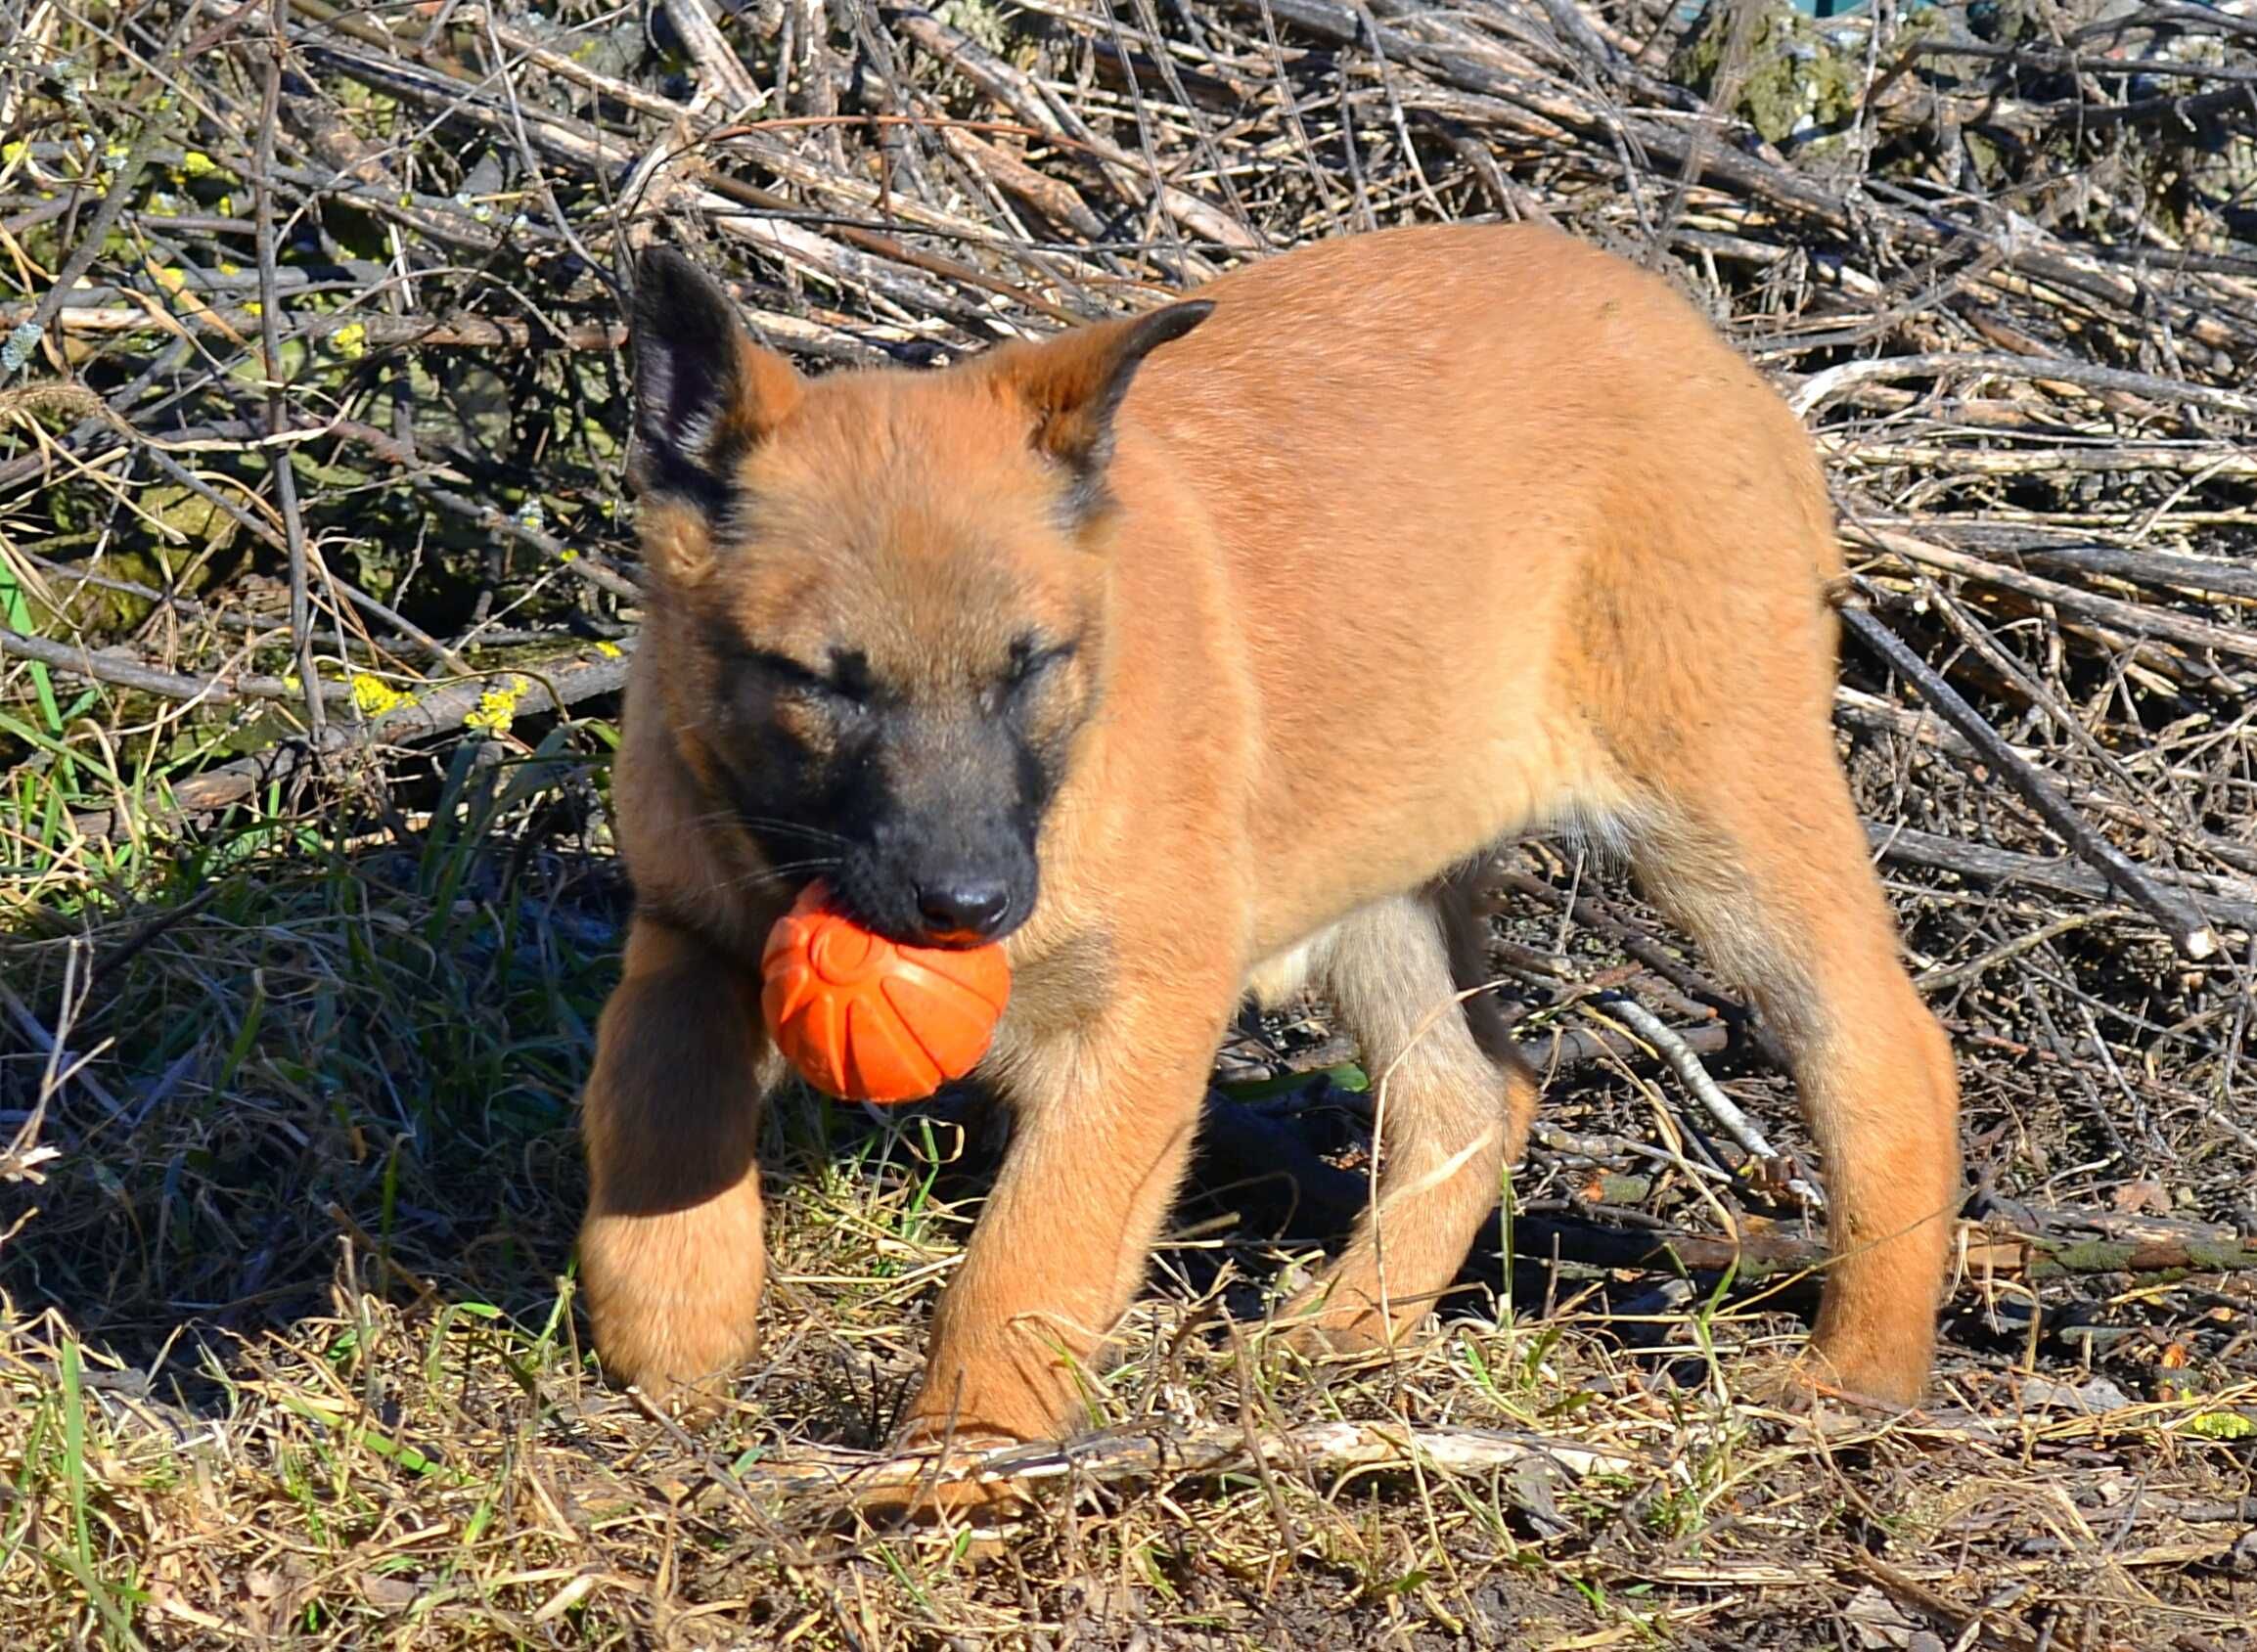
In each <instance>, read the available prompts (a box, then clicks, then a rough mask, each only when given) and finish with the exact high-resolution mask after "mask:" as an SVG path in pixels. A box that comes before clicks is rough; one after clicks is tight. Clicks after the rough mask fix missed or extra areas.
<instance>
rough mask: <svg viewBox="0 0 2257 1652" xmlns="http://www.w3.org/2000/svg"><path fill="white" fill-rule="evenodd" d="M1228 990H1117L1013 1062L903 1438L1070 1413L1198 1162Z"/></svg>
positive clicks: (1005, 1427)
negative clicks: (1098, 1011)
mask: <svg viewBox="0 0 2257 1652" xmlns="http://www.w3.org/2000/svg"><path fill="white" fill-rule="evenodd" d="M1131 996H1133V995H1131ZM1230 996H1231V995H1230V989H1229V988H1228V987H1227V986H1226V987H1224V988H1222V990H1221V991H1220V992H1219V993H1216V994H1209V995H1205V996H1204V997H1203V998H1202V997H1201V996H1200V995H1196V994H1193V993H1189V992H1186V991H1184V990H1183V988H1182V986H1181V984H1180V983H1179V984H1178V985H1177V986H1176V988H1175V990H1173V991H1171V992H1169V993H1168V994H1166V995H1165V997H1164V1001H1163V999H1162V998H1161V996H1160V995H1153V996H1151V997H1148V998H1146V999H1144V1000H1143V1002H1142V1004H1141V1005H1133V1004H1129V1003H1122V1002H1119V1001H1116V1006H1115V1008H1114V1009H1113V1010H1112V1011H1111V1012H1109V1013H1108V1014H1107V1016H1106V1018H1105V1020H1103V1021H1102V1022H1100V1024H1099V1025H1098V1026H1097V1027H1096V1028H1094V1029H1089V1030H1086V1031H1081V1032H1077V1033H1075V1034H1072V1035H1070V1036H1069V1037H1067V1038H1062V1039H1061V1040H1059V1041H1057V1044H1056V1046H1055V1047H1053V1048H1051V1049H1045V1050H1044V1051H1043V1052H1042V1053H1041V1054H1040V1055H1038V1056H1037V1057H1036V1058H1035V1059H1034V1060H1033V1061H1032V1062H1030V1063H1029V1067H1028V1070H1027V1071H1026V1072H1024V1073H1021V1074H1016V1075H1015V1076H1014V1079H1013V1081H1012V1083H1011V1085H1010V1088H1011V1090H1012V1092H1013V1093H1014V1097H1015V1100H1016V1124H1015V1126H1014V1130H1013V1134H1012V1142H1011V1146H1010V1149H1009V1151H1008V1152H1007V1153H1006V1155H1005V1159H1004V1164H1003V1169H1002V1171H1001V1172H1000V1174H999V1175H998V1176H997V1178H996V1183H995V1189H994V1191H993V1192H992V1193H991V1194H990V1195H989V1198H988V1202H987V1208H986V1210H985V1211H984V1212H983V1213H982V1214H981V1216H980V1220H979V1225H978V1227H977V1228H975V1229H974V1230H973V1233H972V1236H971V1245H970V1246H969V1248H968V1249H967V1251H966V1253H965V1258H964V1261H963V1264H962V1265H961V1266H960V1267H959V1268H958V1270H957V1272H956V1276H955V1277H954V1278H953V1279H952V1280H951V1281H950V1282H949V1285H948V1289H947V1292H946V1294H945V1295H944V1296H943V1297H942V1299H941V1303H940V1308H939V1312H938V1314H937V1315H936V1317H935V1318H934V1322H933V1330H932V1342H931V1353H930V1357H929V1359H928V1361H927V1362H926V1367H925V1385H924V1388H923V1390H922V1391H921V1392H920V1393H919V1395H918V1397H917V1400H916V1402H915V1404H914V1405H913V1406H911V1408H910V1416H909V1420H908V1423H907V1424H906V1426H905V1427H904V1430H903V1436H902V1444H903V1445H904V1446H920V1445H928V1444H932V1443H935V1442H937V1441H939V1440H940V1439H942V1438H944V1437H953V1438H954V1439H956V1440H959V1441H962V1442H965V1443H967V1444H979V1443H983V1442H984V1443H993V1442H996V1441H998V1440H1011V1441H1018V1440H1045V1439H1055V1438H1057V1437H1058V1436H1059V1435H1060V1434H1061V1432H1063V1431H1064V1430H1065V1429H1066V1428H1068V1427H1069V1426H1070V1425H1071V1424H1072V1423H1073V1422H1074V1421H1075V1420H1076V1419H1077V1417H1078V1416H1079V1414H1080V1412H1081V1409H1082V1405H1083V1401H1084V1399H1085V1397H1086V1384H1087V1381H1088V1379H1089V1378H1090V1377H1091V1376H1092V1375H1093V1374H1094V1371H1095V1370H1096V1368H1097V1366H1098V1365H1099V1364H1100V1363H1101V1358H1100V1353H1101V1347H1102V1344H1103V1343H1104V1341H1105V1339H1106V1335H1107V1334H1108V1333H1109V1332H1110V1331H1111V1329H1112V1326H1113V1322H1114V1321H1115V1320H1116V1319H1118V1318H1119V1317H1120V1316H1121V1314H1122V1313H1123V1312H1124V1311H1125V1310H1126V1309H1127V1307H1128V1305H1129V1303H1130V1301H1131V1299H1132V1298H1133V1297H1134V1296H1135V1294H1136V1291H1137V1288H1138V1286H1139V1285H1140V1284H1142V1282H1143V1280H1144V1276H1145V1269H1146V1266H1147V1264H1148V1262H1149V1260H1150V1258H1151V1247H1152V1244H1153V1241H1154V1240H1155V1239H1156V1238H1157V1237H1158V1235H1159V1229H1160V1224H1161V1223H1162V1222H1163V1221H1165V1220H1166V1218H1167V1213H1168V1207H1169V1204H1170V1203H1171V1202H1172V1200H1173V1199H1174V1197H1175V1192H1176V1188H1177V1185H1178V1183H1180V1182H1181V1180H1182V1178H1183V1174H1184V1169H1185V1166H1186V1164H1187V1163H1188V1162H1189V1159H1190V1155H1191V1147H1192V1139H1193V1136H1194V1134H1195V1133H1196V1130H1197V1128H1198V1121H1199V1109H1200V1106H1201V1104H1202V1102H1203V1101H1204V1100H1205V1098H1206V1084H1207V1076H1208V1073H1209V1071H1210V1070H1211V1068H1212V1066H1213V1061H1214V1051H1215V1046H1216V1044H1217V1043H1218V1042H1219V1040H1220V1039H1221V1036H1222V1027H1223V1019H1224V1016H1225V1015H1226V1014H1227V1012H1228V1006H1229V1001H1230ZM1217 1003H1219V1004H1221V1005H1222V1007H1221V1008H1216V1007H1214V1005H1215V1004H1217Z"/></svg>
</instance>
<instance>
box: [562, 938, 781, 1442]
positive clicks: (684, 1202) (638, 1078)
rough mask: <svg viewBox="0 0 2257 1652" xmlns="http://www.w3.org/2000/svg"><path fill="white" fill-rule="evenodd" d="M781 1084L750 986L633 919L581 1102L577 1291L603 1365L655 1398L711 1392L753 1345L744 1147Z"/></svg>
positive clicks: (753, 1176)
mask: <svg viewBox="0 0 2257 1652" xmlns="http://www.w3.org/2000/svg"><path fill="white" fill-rule="evenodd" d="M779 1076H781V1064H780V1062H779V1061H778V1059H777V1057H776V1056H775V1054H774V1051H773V1049H772V1048H771V1046H770V1045H769V1043H768V1038H767V1034H766V1033H765V1031H764V1030H763V1028H762V1026H761V1021H760V991H759V987H758V984H757V983H756V982H755V981H754V980H753V979H752V977H751V976H749V975H747V974H745V972H743V971H742V970H740V969H738V968H737V967H736V966H735V965H734V964H732V963H731V962H730V960H728V959H726V958H725V957H723V956H722V955H721V954H718V953H716V952H714V951H712V950H711V949H710V948H708V947H706V946H705V945H704V944H703V943H702V942H700V941H699V940H697V939H696V938H694V937H692V936H690V935H687V934H684V933H683V932H682V931H681V930H678V929H675V928H672V927H670V926H668V925H666V924H663V923H659V922H655V921H654V920H652V919H650V918H645V917H638V918H637V919H636V920H635V923H634V927H633V929H632V930H631V931H630V932H629V934H628V937H627V957H626V967H625V972H624V975H623V978H622V979H621V980H620V982H619V985H618V987H617V988H616V989H615V990H614V991H613V993H612V995H611V998H610V1001H609V1003H608V1004H606V1005H605V1006H604V1015H603V1019H602V1021H601V1022H600V1023H598V1026H597V1030H596V1068H595V1072H594V1074H593V1075H592V1076H591V1077H590V1079H589V1081H588V1089H587V1093H586V1095H585V1097H584V1099H583V1102H582V1119H581V1132H582V1135H583V1137H584V1139H585V1142H586V1147H587V1154H588V1183H589V1189H588V1212H587V1218H586V1221H585V1223H584V1224H583V1225H582V1227H581V1229H580V1277H581V1280H582V1288H583V1289H584V1290H585V1291H586V1293H587V1299H588V1314H589V1317H590V1319H591V1320H592V1321H593V1322H594V1325H595V1332H596V1351H597V1353H598V1355H599V1356H600V1357H601V1358H602V1360H603V1362H604V1364H605V1365H606V1367H607V1368H608V1369H609V1371H610V1372H611V1373H612V1374H613V1375H614V1376H616V1377H618V1378H620V1379H622V1380H624V1381H628V1382H633V1383H635V1384H637V1385H639V1386H640V1387H641V1388H642V1389H643V1391H644V1392H645V1393H646V1394H649V1395H651V1396H652V1397H653V1398H661V1397H663V1396H665V1395H667V1394H669V1393H671V1392H673V1391H674V1390H675V1389H676V1388H678V1387H682V1386H685V1385H688V1386H693V1387H698V1388H706V1387H710V1386H712V1385H714V1384H716V1383H717V1382H719V1381H720V1380H723V1379H725V1378H726V1377H727V1376H728V1375H729V1373H730V1371H731V1370H732V1369H733V1368H734V1367H735V1366H736V1365H738V1364H739V1363H741V1362H743V1361H744V1360H745V1359H746V1358H747V1357H748V1356H749V1355H750V1354H751V1353H752V1351H753V1349H754V1348H755V1347H756V1346H757V1344H758V1341H759V1333H758V1326H757V1320H756V1317H755V1316H756V1313H757V1310H758V1308H759V1303H760V1287H761V1284H762V1281H763V1278H764V1275H765V1272H766V1267H767V1257H766V1250H765V1248H764V1246H763V1243H762V1237H761V1231H760V1165H759V1161H758V1158H757V1157H756V1152H755V1141H756V1138H757V1135H758V1132H759V1126H760V1102H761V1098H762V1096H763V1095H764V1094H766V1092H767V1090H768V1089H769V1088H770V1087H772V1086H773V1084H774V1083H775V1081H776V1079H777V1078H778V1077H779Z"/></svg>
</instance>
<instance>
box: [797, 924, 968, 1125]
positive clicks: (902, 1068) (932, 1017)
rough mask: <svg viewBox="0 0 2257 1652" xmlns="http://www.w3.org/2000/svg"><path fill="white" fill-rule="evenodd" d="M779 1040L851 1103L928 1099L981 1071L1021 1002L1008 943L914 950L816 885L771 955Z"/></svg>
mask: <svg viewBox="0 0 2257 1652" xmlns="http://www.w3.org/2000/svg"><path fill="white" fill-rule="evenodd" d="M760 975H761V990H760V1011H761V1014H762V1016H763V1018H764V1019H765V1020H766V1021H767V1023H768V1034H769V1037H771V1038H773V1039H774V1040H775V1041H776V1048H777V1049H781V1050H782V1051H783V1052H784V1055H785V1058H786V1059H787V1060H789V1061H790V1063H791V1064H792V1066H794V1067H796V1068H798V1069H799V1071H800V1073H801V1074H802V1075H804V1076H805V1078H806V1079H807V1081H808V1083H810V1084H812V1085H814V1086H815V1087H816V1088H817V1089H818V1090H822V1091H824V1092H826V1093H828V1094H832V1095H835V1096H837V1097H839V1098H840V1099H841V1100H847V1101H880V1102H889V1103H890V1102H898V1101H919V1100H923V1099H924V1098H925V1096H927V1095H930V1094H932V1093H933V1092H934V1091H936V1090H938V1089H939V1088H940V1087H941V1086H942V1085H943V1084H945V1083H947V1082H948V1081H949V1080H950V1079H957V1078H962V1077H963V1076H964V1075H965V1074H966V1073H969V1072H971V1069H972V1068H973V1067H975V1066H977V1065H978V1064H979V1058H980V1057H981V1056H982V1055H985V1054H986V1053H987V1047H988V1045H989V1043H990V1042H991V1041H992V1040H993V1039H994V1037H995V1024H996V1022H997V1021H999V1020H1001V1019H1002V1017H1003V1009H1004V1005H1006V1004H1008V1003H1009V1002H1010V1000H1011V965H1010V964H1009V963H1008V962H1006V961H1005V960H1004V956H1003V948H1002V947H1001V946H984V947H965V948H956V947H905V946H900V945H897V944H896V943H894V942H892V941H888V940H887V939H885V937H884V936H882V935H879V934H876V933H873V932H872V931H871V930H868V929H865V928H863V927H862V925H861V924H859V923H856V922H855V921H854V920H853V919H852V918H850V917H848V916H847V915H845V914H843V913H841V912H839V911H838V910H837V909H836V908H835V907H834V906H832V905H831V895H830V891H829V890H828V889H827V888H826V887H825V886H824V885H823V884H821V883H812V884H809V885H808V887H807V889H806V890H805V892H803V893H802V894H801V895H800V897H799V899H798V901H797V902H796V903H795V904H794V905H793V906H792V908H791V910H790V912H788V913H786V914H785V915H783V916H782V917H780V918H778V919H777V920H776V926H775V927H774V928H773V929H771V930H769V932H768V944H767V945H766V946H765V947H764V948H763V949H762V950H761V954H760Z"/></svg>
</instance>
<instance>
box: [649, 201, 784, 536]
mask: <svg viewBox="0 0 2257 1652" xmlns="http://www.w3.org/2000/svg"><path fill="white" fill-rule="evenodd" d="M631 331H632V335H633V342H634V349H635V437H636V447H637V452H636V457H635V464H634V476H633V479H634V483H635V486H636V489H637V490H638V491H639V492H644V493H651V494H666V495H671V496H673V497H675V498H679V499H683V500H686V501H688V502H689V503H691V504H694V505H696V506H697V507H698V508H699V509H700V510H701V511H703V512H704V513H706V514H707V515H708V516H717V515H719V514H720V513H721V511H722V509H723V508H724V507H725V506H726V505H727V503H728V497H729V475H730V470H731V469H732V467H733V466H734V464H735V463H736V461H737V460H738V459H740V458H742V457H743V456H744V454H745V451H746V450H748V449H749V448H750V447H751V446H752V445H753V444H754V443H756V442H758V441H760V440H761V439H762V438H764V437H765V436H766V435H767V434H768V433H769V431H771V430H773V429H774V428H775V427H776V425H777V424H779V423H781V422H782V420H783V419H784V417H785V415H786V414H788V413H790V410H791V409H792V407H793V406H795V405H796V404H797V402H798V400H799V394H800V380H799V375H798V374H797V373H796V372H794V371H793V369H792V367H791V364H790V362H788V361H786V360H785V359H784V358H783V357H782V356H780V355H777V354H776V353H775V352H774V351H773V350H764V349H762V348H760V346H758V345H757V344H754V343H753V342H752V340H751V339H750V338H749V337H747V336H746V335H745V323H744V321H743V319H742V318H741V317H740V316H739V315H738V313H737V305H736V302H735V301H734V300H733V299H731V298H730V296H729V294H728V293H727V292H725V291H723V290H722V289H721V287H720V284H719V283H717V282H715V281H714V280H713V279H712V278H711V277H710V276H708V275H706V274H705V273H704V271H702V270H700V269H699V268H698V266H697V265H696V264H694V263H692V262H691V261H690V260H689V259H688V258H686V257H684V256H683V255H682V254H681V253H680V252H677V251H675V250H674V249H673V248H672V247H670V246H654V247H652V248H650V249H649V250H648V251H646V252H645V253H644V254H643V256H642V258H641V259H640V260H639V261H638V262H637V265H636V269H635V310H634V324H633V328H632V330H631Z"/></svg>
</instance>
